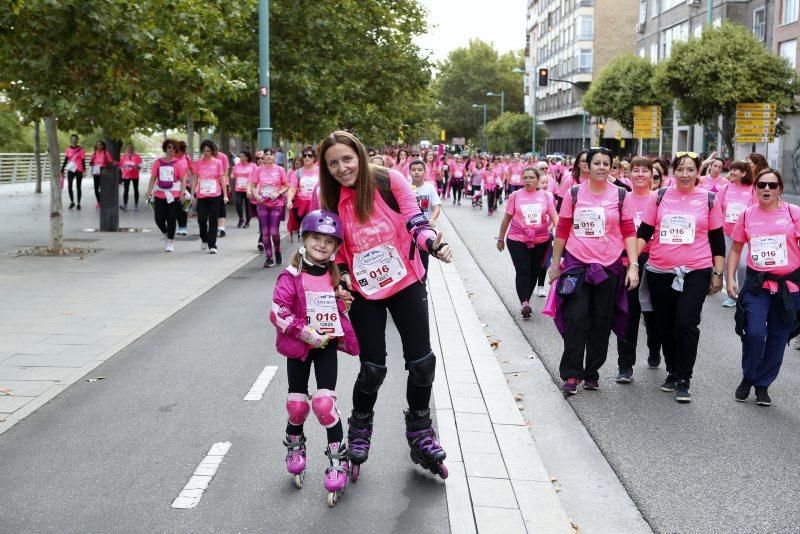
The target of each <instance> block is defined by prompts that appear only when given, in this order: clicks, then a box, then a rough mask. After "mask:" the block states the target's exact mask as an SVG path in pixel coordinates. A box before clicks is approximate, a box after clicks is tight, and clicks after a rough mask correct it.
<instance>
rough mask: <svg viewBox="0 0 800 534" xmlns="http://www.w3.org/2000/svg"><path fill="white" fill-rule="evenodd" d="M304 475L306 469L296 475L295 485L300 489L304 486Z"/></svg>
mask: <svg viewBox="0 0 800 534" xmlns="http://www.w3.org/2000/svg"><path fill="white" fill-rule="evenodd" d="M304 475H305V471H304V472H302V473H299V474H297V475H295V476H294V486H295V487H296V488H297V489H300V488H302V487H303V478H304Z"/></svg>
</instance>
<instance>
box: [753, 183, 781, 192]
mask: <svg viewBox="0 0 800 534" xmlns="http://www.w3.org/2000/svg"><path fill="white" fill-rule="evenodd" d="M756 187H757V188H759V189H766V188H767V187H769V188H770V189H772V190H773V191H774V190H776V189H778V187H780V184H779V183H778V182H758V183H756Z"/></svg>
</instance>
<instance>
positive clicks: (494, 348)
mask: <svg viewBox="0 0 800 534" xmlns="http://www.w3.org/2000/svg"><path fill="white" fill-rule="evenodd" d="M489 345H491V346H492V349H493V350H497V347H498V346H500V340H499V339H493V340H492V341H491V343H489Z"/></svg>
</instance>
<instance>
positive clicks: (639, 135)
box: [633, 131, 658, 139]
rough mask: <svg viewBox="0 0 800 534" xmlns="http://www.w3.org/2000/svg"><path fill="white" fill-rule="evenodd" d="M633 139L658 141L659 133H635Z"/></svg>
mask: <svg viewBox="0 0 800 534" xmlns="http://www.w3.org/2000/svg"><path fill="white" fill-rule="evenodd" d="M633 137H634V138H635V139H658V132H654V131H647V132H633Z"/></svg>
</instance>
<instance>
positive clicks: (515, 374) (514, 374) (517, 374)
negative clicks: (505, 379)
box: [511, 373, 519, 377]
mask: <svg viewBox="0 0 800 534" xmlns="http://www.w3.org/2000/svg"><path fill="white" fill-rule="evenodd" d="M511 376H514V377H516V376H519V373H513V374H512V375H511Z"/></svg>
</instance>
